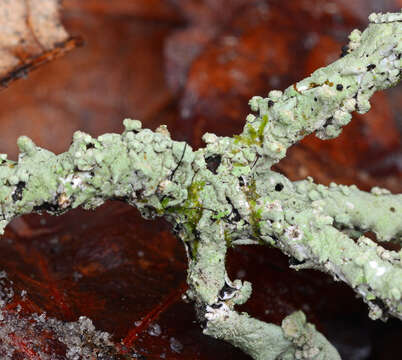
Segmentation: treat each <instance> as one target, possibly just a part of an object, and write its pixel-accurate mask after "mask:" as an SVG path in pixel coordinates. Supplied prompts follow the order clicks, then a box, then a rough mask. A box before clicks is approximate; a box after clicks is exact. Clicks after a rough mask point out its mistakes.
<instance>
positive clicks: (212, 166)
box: [205, 154, 222, 175]
mask: <svg viewBox="0 0 402 360" xmlns="http://www.w3.org/2000/svg"><path fill="white" fill-rule="evenodd" d="M221 160H222V156H221V155H219V154H217V155H211V156H208V157H207V158H205V162H206V163H207V169H208V170H209V171H210V172H212V173H213V174H215V175H216V173H217V170H218V167H219V165H220V164H221Z"/></svg>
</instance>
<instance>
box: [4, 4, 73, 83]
mask: <svg viewBox="0 0 402 360" xmlns="http://www.w3.org/2000/svg"><path fill="white" fill-rule="evenodd" d="M59 7H60V1H58V0H3V1H1V2H0V29H1V30H0V87H5V86H7V85H8V84H9V83H10V82H12V81H13V80H16V79H18V78H20V77H23V76H25V75H26V73H27V72H28V71H30V70H32V69H35V68H37V67H38V66H39V65H41V64H43V63H45V62H48V61H50V60H52V59H54V58H56V57H59V56H61V55H63V54H64V53H65V52H67V51H69V50H71V49H72V48H74V47H76V46H77V45H78V44H80V43H81V40H79V39H78V38H70V37H69V35H68V33H67V31H66V30H65V29H64V27H63V25H62V24H61V22H60V16H59V15H60V14H59Z"/></svg>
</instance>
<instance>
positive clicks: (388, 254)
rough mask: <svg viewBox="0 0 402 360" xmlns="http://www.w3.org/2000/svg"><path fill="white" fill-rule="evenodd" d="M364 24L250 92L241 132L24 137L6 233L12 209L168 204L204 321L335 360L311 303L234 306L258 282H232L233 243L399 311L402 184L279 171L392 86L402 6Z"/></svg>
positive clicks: (163, 211) (6, 183)
mask: <svg viewBox="0 0 402 360" xmlns="http://www.w3.org/2000/svg"><path fill="white" fill-rule="evenodd" d="M370 21H371V24H370V25H369V27H368V28H367V29H366V30H365V31H364V32H363V33H360V32H359V31H358V30H355V31H353V32H352V34H351V35H350V40H351V42H350V44H349V50H348V54H346V55H345V56H344V57H342V58H341V59H339V60H337V61H336V62H334V63H333V64H331V65H329V66H327V67H326V68H322V69H319V70H317V71H316V72H314V73H313V74H312V75H311V76H310V77H309V78H307V79H304V80H302V81H300V82H298V83H296V84H294V85H293V86H291V87H289V88H288V89H286V90H285V91H284V92H283V93H282V92H280V91H271V92H270V93H269V97H268V98H266V99H263V98H261V97H254V98H253V99H252V100H251V101H250V104H251V108H252V110H253V111H258V114H257V115H249V116H248V117H247V122H246V125H245V128H244V131H243V132H242V133H241V134H240V135H237V136H234V137H233V138H229V137H217V136H216V135H214V134H205V135H204V137H203V139H204V141H205V142H206V147H205V148H202V149H199V150H197V151H193V150H192V149H191V147H190V146H189V145H187V144H186V143H184V142H177V141H173V140H172V139H171V138H170V134H169V132H168V130H167V129H166V127H165V126H161V127H159V128H158V129H157V130H156V131H155V132H152V131H150V130H147V129H142V128H141V123H140V122H139V121H136V120H128V119H127V120H125V121H124V126H125V131H124V132H123V134H122V135H118V134H105V135H102V136H100V137H98V138H97V139H94V138H92V137H91V136H90V135H88V134H85V133H82V132H76V133H75V134H74V139H73V143H72V145H71V146H70V149H69V150H68V151H67V152H66V153H63V154H60V155H57V156H56V155H54V154H53V153H51V152H49V151H47V150H44V149H41V148H39V147H37V146H36V145H35V144H34V143H33V142H32V141H31V140H30V139H29V138H27V137H21V138H20V139H19V140H18V146H19V148H20V155H19V159H18V162H13V161H9V160H7V157H6V156H5V155H2V157H1V165H0V184H1V187H0V205H1V209H0V231H3V229H4V227H5V226H6V225H7V223H8V222H9V221H10V220H11V219H13V218H14V217H16V216H19V215H22V214H26V213H30V212H43V211H47V212H49V213H52V214H56V215H57V214H61V213H63V212H65V211H67V210H69V209H71V208H75V207H78V206H82V207H84V208H86V209H92V208H95V207H97V206H99V205H101V204H102V203H103V202H104V201H106V200H108V199H120V200H124V201H126V202H128V203H129V204H132V205H134V206H136V207H137V208H138V209H139V210H140V212H141V214H142V215H143V216H144V217H147V218H152V217H155V216H165V217H166V218H167V219H168V220H169V221H170V222H171V223H172V225H173V231H174V232H175V233H176V234H177V236H178V237H179V238H180V239H181V240H182V241H183V243H184V245H185V247H186V250H187V254H188V259H189V269H188V278H187V279H188V284H189V290H188V292H187V296H188V298H189V299H191V300H192V301H194V303H195V304H196V310H197V315H198V317H199V318H200V320H201V321H202V322H203V323H205V328H204V333H206V334H209V335H212V336H214V337H216V338H221V339H224V340H227V341H229V342H231V343H232V344H234V345H235V346H238V347H240V348H241V349H243V350H244V351H245V352H246V353H248V354H250V355H251V356H252V357H253V358H255V359H264V360H268V359H294V358H296V359H302V358H305V359H339V355H338V354H337V352H336V350H335V349H334V348H333V347H332V346H331V345H330V344H329V343H328V341H327V340H326V339H325V337H324V336H323V335H321V334H320V333H318V332H317V331H316V330H315V328H314V326H313V325H311V324H308V323H306V319H305V317H304V315H303V314H302V313H300V312H297V313H294V314H292V315H290V316H288V317H287V318H285V319H284V321H283V323H282V326H281V327H279V326H276V325H272V324H266V323H264V322H261V321H259V320H257V319H253V318H250V317H249V316H248V315H247V314H238V313H237V312H236V311H235V310H234V307H235V305H237V304H242V303H244V302H245V301H246V300H247V299H248V298H249V296H250V294H251V284H250V283H248V282H241V281H240V280H234V281H231V280H230V279H229V277H228V276H227V273H226V270H225V256H226V250H227V248H228V247H230V246H236V245H242V244H268V245H271V246H275V247H277V248H279V249H281V250H282V251H283V252H284V253H286V254H287V255H289V256H291V257H292V258H293V263H294V264H295V265H294V266H293V267H294V268H296V269H302V268H314V269H318V270H321V271H324V272H327V273H329V274H331V275H332V276H333V277H334V278H335V279H336V280H342V281H344V282H345V283H347V284H348V285H349V286H351V287H352V288H353V289H354V290H355V291H356V293H357V294H358V295H360V296H361V297H362V298H363V299H364V301H366V302H367V303H368V304H369V307H370V316H371V317H372V318H383V319H385V318H386V317H387V316H389V315H391V316H395V317H398V318H401V319H402V301H401V297H402V295H401V294H402V265H401V261H402V251H399V252H396V251H388V250H385V249H384V248H383V247H381V246H380V245H378V244H376V243H375V242H373V241H372V240H370V239H369V238H367V237H365V236H364V233H365V232H366V231H372V232H374V233H375V234H376V235H377V238H378V240H379V241H395V242H399V243H400V241H401V237H402V222H401V214H402V195H392V194H390V193H389V192H387V191H386V190H383V189H378V188H374V189H373V190H372V191H371V193H366V192H363V191H360V190H358V189H357V188H356V187H355V186H350V187H347V186H341V185H335V184H332V185H331V186H329V187H326V186H323V185H317V184H315V183H314V182H313V180H312V179H308V180H303V181H298V182H293V183H292V182H291V181H289V180H288V179H287V178H286V177H284V176H283V175H281V174H278V173H276V172H273V171H272V170H271V167H272V165H273V164H274V163H276V162H277V161H279V160H280V159H281V158H283V157H284V156H285V154H286V150H287V148H288V147H289V146H291V145H292V144H294V143H295V142H297V141H299V140H300V139H301V138H303V137H304V136H306V135H308V134H310V133H312V132H316V134H317V136H319V137H321V138H330V137H335V136H337V135H339V133H340V131H341V128H342V126H344V125H346V124H347V123H348V122H349V121H350V119H351V115H350V113H351V112H352V111H358V112H360V113H364V112H366V111H368V110H369V108H370V105H369V98H370V96H371V95H372V94H373V93H374V92H375V91H377V90H382V89H385V88H387V87H390V86H393V85H396V84H397V83H398V81H399V80H400V77H401V68H402V59H401V53H402V13H396V14H377V15H376V14H374V15H372V16H371V17H370Z"/></svg>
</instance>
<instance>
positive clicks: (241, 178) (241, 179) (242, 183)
mask: <svg viewBox="0 0 402 360" xmlns="http://www.w3.org/2000/svg"><path fill="white" fill-rule="evenodd" d="M237 179H238V180H239V185H240V186H244V179H243V177H241V176H239V177H238V178H237Z"/></svg>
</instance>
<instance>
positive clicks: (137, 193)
mask: <svg viewBox="0 0 402 360" xmlns="http://www.w3.org/2000/svg"><path fill="white" fill-rule="evenodd" d="M143 194H144V189H140V190H136V191H135V197H136V198H137V199H141V198H142V195H143Z"/></svg>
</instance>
